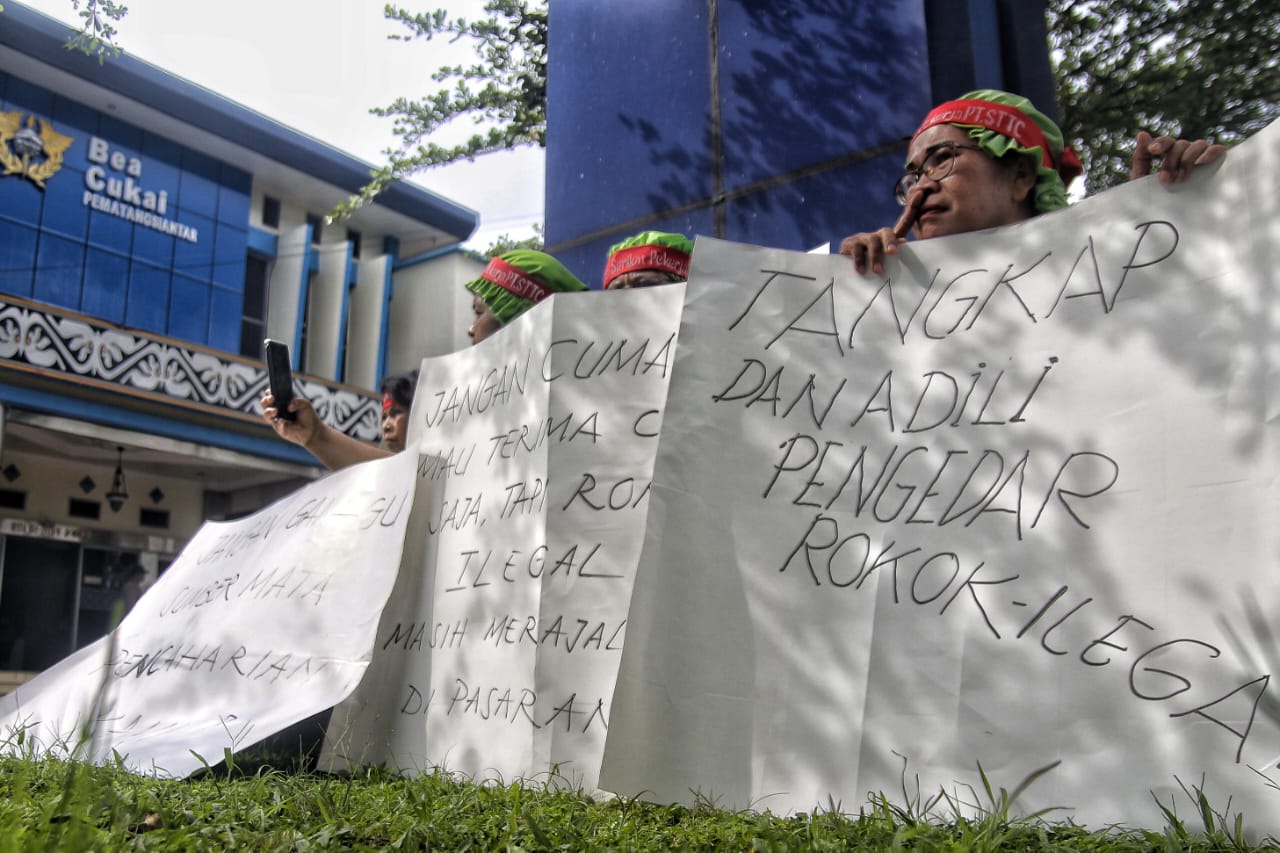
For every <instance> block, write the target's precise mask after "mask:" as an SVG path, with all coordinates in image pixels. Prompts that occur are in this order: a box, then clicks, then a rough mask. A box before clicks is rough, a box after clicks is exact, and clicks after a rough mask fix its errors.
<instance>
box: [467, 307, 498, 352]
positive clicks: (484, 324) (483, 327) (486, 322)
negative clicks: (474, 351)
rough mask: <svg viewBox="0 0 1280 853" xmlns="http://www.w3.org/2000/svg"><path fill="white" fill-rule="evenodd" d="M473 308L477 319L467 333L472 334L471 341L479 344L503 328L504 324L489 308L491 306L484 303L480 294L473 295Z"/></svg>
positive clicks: (472, 322)
mask: <svg viewBox="0 0 1280 853" xmlns="http://www.w3.org/2000/svg"><path fill="white" fill-rule="evenodd" d="M471 310H472V311H474V312H475V315H476V316H475V319H474V320H472V321H471V328H469V329H467V334H468V335H470V336H471V343H472V344H478V343H480V342H481V341H483V340H484V339H485V338H487V337H489V336H490V335H492V334H493V333H494V332H496V331H498V330H499V329H501V328H502V324H501V323H499V322H498V318H497V317H495V316H493V312H492V311H490V310H489V306H487V305H485V304H484V300H482V299H481V298H480V297H479V296H476V297H473V298H472V300H471Z"/></svg>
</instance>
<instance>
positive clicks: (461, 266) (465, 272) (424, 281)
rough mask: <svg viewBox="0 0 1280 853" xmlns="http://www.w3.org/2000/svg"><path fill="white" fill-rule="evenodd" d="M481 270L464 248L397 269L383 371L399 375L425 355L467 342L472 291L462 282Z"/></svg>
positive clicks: (438, 352)
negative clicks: (385, 362)
mask: <svg viewBox="0 0 1280 853" xmlns="http://www.w3.org/2000/svg"><path fill="white" fill-rule="evenodd" d="M483 269H484V263H483V262H481V261H479V260H476V259H475V258H473V257H472V256H470V255H469V254H467V253H465V252H452V253H450V254H447V255H442V256H441V257H439V258H433V259H432V260H429V261H424V262H423V263H420V264H414V265H412V266H409V267H404V268H402V269H400V270H397V271H396V272H395V278H394V280H395V288H394V294H395V295H394V296H393V297H392V300H391V317H390V322H389V324H388V330H387V339H388V340H387V370H388V372H390V373H402V372H404V371H406V370H411V369H412V368H415V367H417V366H418V363H419V362H421V361H422V359H423V358H424V357H425V356H429V355H443V354H445V353H450V352H454V351H456V350H460V349H463V348H465V347H467V346H470V344H471V340H470V338H468V337H467V328H468V326H470V325H471V320H472V316H473V315H472V311H471V294H470V293H469V292H467V290H466V289H465V288H464V286H463V285H465V284H466V283H467V282H468V281H470V280H471V279H473V278H475V277H476V276H478V275H479V274H480V271H481V270H483Z"/></svg>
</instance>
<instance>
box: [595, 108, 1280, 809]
mask: <svg viewBox="0 0 1280 853" xmlns="http://www.w3.org/2000/svg"><path fill="white" fill-rule="evenodd" d="M1278 150H1280V128H1276V127H1273V128H1270V129H1269V130H1268V131H1266V132H1264V133H1263V134H1261V135H1260V136H1259V137H1256V138H1254V139H1252V140H1250V141H1249V142H1248V143H1246V144H1243V145H1241V146H1239V147H1238V148H1236V149H1235V150H1233V151H1232V152H1230V153H1229V154H1228V155H1227V157H1226V158H1225V159H1224V160H1223V161H1221V162H1219V163H1218V164H1216V165H1215V166H1213V167H1202V168H1201V169H1199V170H1197V172H1198V174H1197V175H1196V176H1195V177H1193V179H1192V180H1191V181H1189V182H1188V183H1186V184H1183V185H1178V186H1175V187H1172V188H1169V189H1166V188H1163V187H1161V186H1160V185H1159V184H1158V183H1157V181H1156V179H1155V178H1151V179H1148V180H1144V181H1140V182H1136V183H1132V184H1128V185H1126V186H1123V187H1120V188H1117V189H1114V190H1110V191H1108V192H1106V193H1103V194H1101V195H1099V196H1096V197H1093V198H1089V199H1086V200H1084V201H1083V202H1080V203H1078V204H1075V205H1073V206H1071V207H1069V208H1067V209H1065V210H1063V211H1059V212H1055V213H1051V214H1046V215H1042V216H1039V217H1036V218H1035V219H1033V220H1031V221H1029V222H1026V223H1023V224H1021V225H1018V226H1014V227H1009V228H1004V229H998V230H995V231H990V232H983V233H977V234H970V235H961V236H955V237H950V238H943V239H936V240H928V241H921V242H912V243H908V244H906V245H905V246H903V247H902V251H901V254H900V255H898V256H896V257H894V258H891V259H890V260H889V262H888V264H887V266H886V270H885V273H884V275H882V276H872V275H867V276H865V277H864V276H859V275H857V274H856V273H855V272H854V271H853V269H852V263H851V261H850V259H848V258H844V257H838V256H837V257H819V256H814V255H803V254H798V253H790V252H782V251H772V250H767V249H762V248H757V247H747V246H737V245H734V244H729V243H724V242H719V241H713V240H707V239H704V238H699V240H698V243H697V247H696V250H695V253H694V259H693V270H692V275H691V278H690V281H689V283H688V285H687V297H686V301H687V304H686V306H685V309H684V314H683V318H682V321H681V322H682V329H681V335H680V341H681V345H680V349H679V351H678V353H677V357H676V363H675V369H674V371H673V377H672V381H671V385H670V396H669V399H668V404H667V410H666V414H665V420H664V424H663V433H662V437H661V440H660V444H659V449H658V459H657V461H656V463H655V469H654V484H653V490H652V493H651V496H650V499H651V501H652V506H651V508H650V515H649V524H648V532H647V537H646V541H645V545H644V550H643V554H642V558H641V564H640V567H639V569H638V570H637V582H636V586H635V592H634V596H633V600H632V605H631V610H630V615H629V620H628V631H627V645H626V649H625V652H624V654H623V661H622V664H621V669H620V674H619V678H618V683H617V688H616V690H615V693H614V697H613V698H614V702H613V713H612V714H611V716H610V728H609V732H608V737H607V744H606V750H605V758H604V765H603V769H602V775H601V785H602V787H604V788H606V789H608V790H610V791H614V792H617V793H618V794H620V795H622V796H637V795H638V796H642V797H644V798H646V799H653V800H657V801H680V802H686V803H692V802H694V801H695V800H696V799H697V798H705V799H706V800H709V801H711V802H714V803H716V804H717V805H718V806H721V807H726V808H746V807H750V808H756V809H766V808H767V809H771V810H774V811H784V812H785V811H808V810H812V809H815V808H826V807H829V806H830V805H831V804H836V805H838V806H841V807H843V808H844V809H845V810H856V809H857V808H858V807H859V806H860V805H862V804H863V803H865V802H866V798H867V797H868V795H870V794H873V793H876V792H882V793H884V794H885V795H886V796H888V797H889V798H890V800H893V801H899V802H901V801H903V800H904V797H905V798H915V797H916V795H917V794H923V795H924V797H926V798H927V797H929V796H930V795H932V794H934V793H937V792H938V791H940V790H945V791H948V792H951V793H952V794H954V795H956V796H957V800H956V803H957V804H974V803H978V804H981V803H982V802H983V801H984V799H985V798H984V796H983V794H982V791H983V788H982V780H981V777H980V772H979V766H980V767H981V771H982V772H983V773H985V774H986V776H987V778H989V779H990V780H991V782H992V784H993V786H997V787H1001V786H1002V787H1005V788H1007V789H1010V790H1012V789H1013V788H1015V787H1016V786H1017V785H1018V784H1019V783H1020V782H1022V781H1023V780H1024V779H1028V778H1031V777H1033V776H1034V774H1035V773H1036V771H1038V770H1040V769H1042V768H1046V767H1049V766H1050V765H1054V763H1055V762H1060V764H1057V765H1056V766H1054V767H1053V769H1051V770H1049V771H1048V772H1046V773H1045V774H1044V775H1043V776H1040V777H1039V778H1038V779H1037V780H1036V781H1035V783H1034V784H1033V785H1032V786H1031V787H1030V788H1029V790H1027V791H1026V792H1025V793H1024V794H1023V795H1022V799H1021V800H1020V802H1019V804H1018V805H1019V807H1020V808H1022V809H1024V810H1026V811H1028V812H1030V811H1034V810H1036V809H1040V808H1044V807H1063V808H1064V809H1065V810H1064V811H1061V812H1055V813H1052V814H1051V815H1050V816H1051V817H1056V818H1062V819H1066V818H1071V819H1074V820H1076V821H1080V822H1085V823H1089V824H1091V825H1095V826H1098V825H1106V824H1108V823H1112V822H1122V823H1127V824H1134V823H1147V822H1151V821H1159V820H1161V819H1162V818H1163V816H1162V815H1161V813H1160V812H1159V811H1158V810H1157V806H1156V803H1155V801H1154V800H1153V794H1154V796H1155V799H1158V800H1159V801H1160V802H1163V803H1165V804H1166V805H1174V804H1175V801H1178V802H1180V804H1181V807H1182V808H1187V807H1192V806H1193V803H1192V802H1191V801H1189V800H1188V799H1187V798H1186V794H1185V793H1184V790H1194V789H1195V788H1197V787H1199V788H1202V790H1203V791H1204V793H1205V795H1206V797H1207V799H1208V802H1209V803H1210V804H1212V805H1214V806H1216V807H1218V808H1226V807H1227V806H1228V803H1229V804H1230V809H1231V810H1232V811H1233V812H1234V811H1236V810H1241V811H1243V812H1244V814H1245V815H1246V819H1247V823H1248V825H1249V826H1251V827H1253V828H1255V829H1256V830H1259V831H1271V832H1275V831H1277V829H1280V818H1277V817H1276V815H1280V809H1277V808H1276V804H1277V802H1280V800H1278V798H1280V793H1277V789H1276V785H1277V783H1280V765H1278V763H1277V761H1278V759H1280V702H1278V701H1277V693H1276V689H1277V686H1276V685H1271V684H1270V679H1271V674H1272V673H1273V672H1275V671H1276V665H1277V663H1280V645H1277V642H1276V635H1275V631H1274V629H1273V628H1272V627H1271V624H1270V623H1271V622H1272V621H1273V614H1274V613H1275V612H1277V607H1278V605H1280V574H1278V573H1277V572H1276V571H1275V564H1276V559H1277V554H1280V528H1278V527H1277V525H1275V523H1274V519H1275V518H1276V516H1277V513H1278V512H1280V478H1278V477H1277V476H1276V474H1277V462H1278V461H1280V454H1278V451H1280V434H1278V433H1277V428H1276V423H1277V415H1278V414H1280V411H1278V410H1280V406H1278V404H1277V401H1278V400H1280V396H1278V395H1277V391H1280V387H1278V386H1277V364H1278V363H1280V359H1278V358H1277V356H1278V355H1280V353H1278V351H1277V347H1278V346H1280V335H1277V330H1276V326H1277V319H1280V291H1278V289H1277V287H1278V284H1277V280H1276V278H1275V274H1274V269H1275V263H1274V261H1275V260H1276V255H1275V254H1274V253H1275V251H1276V249H1275V247H1276V246H1277V245H1280V219H1278V218H1277V215H1276V214H1277V213H1278V212H1280V211H1277V209H1276V208H1277V201H1276V197H1275V196H1276V194H1275V193H1273V192H1270V191H1269V190H1265V191H1263V188H1265V187H1270V186H1272V185H1273V184H1274V176H1275V174H1276V167H1277V166H1278V165H1280V155H1278V154H1277V151H1278ZM908 780H910V781H908ZM970 786H972V787H970ZM1184 786H1185V788H1184ZM904 788H905V790H904ZM917 801H918V800H917ZM988 805H990V804H989V803H988Z"/></svg>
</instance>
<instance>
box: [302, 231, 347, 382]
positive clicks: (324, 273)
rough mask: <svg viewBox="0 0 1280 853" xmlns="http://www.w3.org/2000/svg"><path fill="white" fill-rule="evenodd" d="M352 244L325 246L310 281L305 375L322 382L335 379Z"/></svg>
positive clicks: (303, 368) (345, 242) (336, 376)
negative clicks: (314, 377)
mask: <svg viewBox="0 0 1280 853" xmlns="http://www.w3.org/2000/svg"><path fill="white" fill-rule="evenodd" d="M350 259H351V244H350V243H348V242H347V241H346V240H343V241H342V242H340V243H325V244H324V245H322V246H320V247H319V260H320V263H319V269H318V271H317V272H316V274H315V275H314V276H313V277H312V278H311V284H310V288H311V299H310V308H309V310H310V313H309V316H308V317H307V330H308V332H307V360H306V364H304V365H303V366H302V370H303V372H305V373H310V374H311V375H312V376H320V377H323V378H325V379H337V378H338V350H339V344H340V342H341V340H340V335H341V334H342V331H343V323H342V318H343V313H344V311H345V309H346V304H345V303H346V295H347V265H348V263H349V261H350Z"/></svg>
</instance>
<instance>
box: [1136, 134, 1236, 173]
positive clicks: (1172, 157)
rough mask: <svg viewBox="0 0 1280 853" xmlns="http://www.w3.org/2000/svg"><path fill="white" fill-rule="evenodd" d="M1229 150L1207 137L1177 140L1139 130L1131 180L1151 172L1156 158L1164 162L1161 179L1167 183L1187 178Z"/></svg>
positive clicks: (1162, 163)
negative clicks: (1195, 169)
mask: <svg viewBox="0 0 1280 853" xmlns="http://www.w3.org/2000/svg"><path fill="white" fill-rule="evenodd" d="M1226 150H1227V147H1226V146H1225V145H1216V144H1211V143H1210V142H1209V140H1207V139H1196V140H1194V141H1191V140H1186V139H1174V138H1173V137H1172V136H1159V137H1152V135H1151V134H1149V133H1147V132H1146V131H1145V130H1140V131H1138V138H1137V140H1136V141H1135V142H1134V145H1133V163H1132V165H1131V166H1130V169H1129V180H1131V181H1136V180H1138V178H1145V177H1146V176H1147V175H1150V174H1151V167H1152V164H1153V163H1154V161H1155V160H1157V159H1159V161H1160V170H1159V174H1160V177H1159V181H1160V183H1161V184H1163V185H1164V186H1169V185H1170V184H1173V183H1177V182H1178V181H1185V180H1186V179H1187V178H1189V177H1191V172H1192V170H1193V169H1194V168H1195V167H1196V166H1207V165H1209V164H1210V163H1213V162H1215V161H1216V160H1217V159H1218V158H1219V157H1221V156H1222V155H1223V153H1224V152H1225V151H1226Z"/></svg>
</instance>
